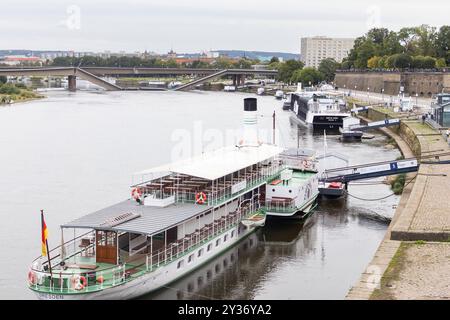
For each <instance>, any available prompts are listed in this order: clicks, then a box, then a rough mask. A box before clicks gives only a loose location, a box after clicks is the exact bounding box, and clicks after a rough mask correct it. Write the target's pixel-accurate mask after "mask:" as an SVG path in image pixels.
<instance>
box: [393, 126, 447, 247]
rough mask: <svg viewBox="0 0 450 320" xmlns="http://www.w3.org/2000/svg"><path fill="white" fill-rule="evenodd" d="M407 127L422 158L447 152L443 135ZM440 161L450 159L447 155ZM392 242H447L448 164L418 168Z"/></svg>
mask: <svg viewBox="0 0 450 320" xmlns="http://www.w3.org/2000/svg"><path fill="white" fill-rule="evenodd" d="M408 127H409V128H410V129H412V131H413V132H414V133H415V135H416V137H417V138H418V140H419V143H420V147H421V155H422V156H426V155H432V154H437V153H442V152H450V147H449V145H448V143H447V142H446V141H445V140H444V138H443V137H442V135H441V134H439V133H438V132H437V131H436V130H433V129H431V128H430V127H429V126H428V125H426V124H422V123H420V122H418V121H415V122H409V123H408ZM438 150H443V151H438ZM429 160H433V159H429ZM440 160H450V156H445V157H440ZM391 239H393V240H404V241H416V240H424V241H448V240H450V164H445V165H442V164H433V165H430V164H421V165H420V170H419V173H418V176H417V178H416V181H415V183H414V188H413V190H412V193H411V199H410V201H408V204H407V206H406V207H405V210H404V211H403V213H402V215H401V217H400V218H399V219H398V221H396V223H395V224H394V226H393V228H392V234H391Z"/></svg>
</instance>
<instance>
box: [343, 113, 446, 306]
mask: <svg viewBox="0 0 450 320" xmlns="http://www.w3.org/2000/svg"><path fill="white" fill-rule="evenodd" d="M367 117H368V118H369V119H368V120H374V121H376V120H382V119H385V117H386V114H385V113H384V112H382V111H379V110H370V112H369V114H368V115H367ZM381 131H383V132H385V133H386V134H387V135H389V136H390V137H391V138H393V139H395V141H396V142H397V144H398V146H399V148H400V149H401V150H402V153H403V154H404V156H405V157H406V158H409V157H412V156H416V157H423V156H425V155H430V154H435V153H440V152H449V151H450V148H449V146H448V143H447V142H446V141H445V140H444V139H443V137H442V136H441V134H440V133H439V132H437V131H436V130H434V129H431V128H430V127H428V126H427V125H426V124H422V123H421V122H419V121H416V120H404V121H402V123H401V125H400V126H399V127H397V128H393V129H387V128H384V129H381ZM449 159H450V157H448V156H441V157H440V160H449ZM449 176H450V165H448V164H444V165H442V164H439V165H438V164H421V166H420V169H419V172H418V174H417V175H415V174H414V173H412V174H408V176H407V180H411V179H414V180H413V181H412V182H411V183H410V184H409V185H407V186H406V187H405V189H404V192H403V194H402V197H401V199H400V202H399V205H398V207H397V210H396V212H395V215H394V217H393V220H392V222H391V224H390V225H389V227H388V230H387V233H386V236H385V238H384V239H383V241H382V242H381V244H380V246H379V248H378V250H377V252H376V253H375V255H374V258H373V259H372V261H371V262H370V264H369V265H368V267H367V268H366V270H365V271H364V272H363V273H362V275H361V277H360V279H359V281H358V282H357V283H356V284H355V285H354V286H353V287H352V288H351V289H350V291H349V293H348V294H347V297H346V298H347V299H370V298H371V297H372V294H373V293H374V292H375V289H378V288H379V282H377V281H379V280H380V279H381V276H383V279H385V278H384V275H385V272H386V270H388V267H389V266H390V265H391V264H392V263H393V261H394V260H395V259H394V256H395V255H396V253H397V252H398V250H399V248H400V245H401V243H402V241H418V240H420V241H435V242H438V241H444V242H443V244H448V242H447V241H449V240H450V201H448V200H447V199H448V194H449V193H450V179H449V178H448V177H449ZM423 250H431V249H429V248H428V247H426V248H424V249H423ZM448 250H450V244H448V245H447V246H444V250H443V252H446V251H447V252H448ZM433 252H434V251H432V250H431V251H430V253H429V256H430V257H431V258H430V259H434V258H436V257H432V254H433ZM402 259H404V258H402ZM403 262H404V261H402V263H400V264H401V265H406V264H404V263H403ZM423 263H424V264H425V267H423V266H421V267H417V268H418V269H417V270H415V272H416V273H417V274H422V273H424V272H423V270H425V271H426V270H427V269H429V270H428V271H426V272H428V273H429V272H432V271H430V270H432V269H433V265H432V263H431V264H430V263H428V262H427V261H425V262H423ZM395 264H399V261H396V262H395ZM422 267H423V268H422ZM421 268H422V269H423V270H422V269H421ZM419 269H420V270H419ZM421 270H422V271H421ZM422 276H425V275H422ZM387 277H388V278H389V276H387ZM427 277H430V279H431V278H436V277H437V278H439V275H434V276H433V275H429V274H428V275H427ZM385 280H386V279H385ZM391 280H392V279H391ZM419 280H420V279H419ZM419 280H418V279H411V278H405V279H401V280H399V281H400V283H399V284H401V285H405V284H408V285H411V284H412V285H413V286H416V287H417V288H416V289H418V292H422V291H427V292H428V294H429V295H431V296H433V295H435V294H437V293H438V292H437V291H436V290H434V289H433V288H434V286H433V285H427V284H424V283H421V282H420V281H419ZM381 289H382V290H387V289H386V288H385V287H382V288H381ZM390 290H393V291H394V292H395V289H392V288H391V289H390ZM404 294H405V295H406V296H409V295H408V292H406V293H404ZM411 296H412V297H414V294H411Z"/></svg>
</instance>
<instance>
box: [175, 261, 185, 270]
mask: <svg viewBox="0 0 450 320" xmlns="http://www.w3.org/2000/svg"><path fill="white" fill-rule="evenodd" d="M183 263H184V260H180V261H178V264H177V269H180V268H181V267H182V266H183Z"/></svg>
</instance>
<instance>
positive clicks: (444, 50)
mask: <svg viewBox="0 0 450 320" xmlns="http://www.w3.org/2000/svg"><path fill="white" fill-rule="evenodd" d="M435 47H436V54H437V57H439V58H444V59H445V60H446V64H447V65H450V26H442V27H441V28H440V29H439V32H438V33H437V35H436V40H435Z"/></svg>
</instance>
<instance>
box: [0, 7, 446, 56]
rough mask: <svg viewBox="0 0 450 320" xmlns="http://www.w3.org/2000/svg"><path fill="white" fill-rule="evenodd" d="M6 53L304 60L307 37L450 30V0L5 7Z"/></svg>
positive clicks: (0, 36)
mask: <svg viewBox="0 0 450 320" xmlns="http://www.w3.org/2000/svg"><path fill="white" fill-rule="evenodd" d="M0 4H1V6H0V40H1V41H0V49H34V50H38V49H48V50H50V49H55V50H75V51H104V50H111V51H120V50H124V51H143V50H148V51H156V52H159V53H163V52H167V51H168V50H170V49H171V48H172V47H173V49H174V50H175V51H176V52H198V51H202V50H210V49H213V50H214V49H243V50H263V51H283V52H292V53H298V52H299V47H300V41H299V39H300V37H302V36H314V35H327V36H335V37H357V36H360V35H362V34H363V33H365V32H366V31H367V30H368V29H369V28H370V27H374V26H377V27H379V26H383V27H388V28H390V29H394V30H398V29H400V28H401V27H404V26H415V25H419V24H430V25H433V26H437V27H440V26H441V25H443V24H448V23H449V20H450V19H449V13H450V1H448V0H427V1H423V0H420V1H419V0H377V1H367V0H340V1H329V0H316V1H304V0H270V1H267V0H259V1H257V0H223V1H216V0H187V1H178V0H146V1H145V0H123V1H119V0H81V1H76V0H73V1H66V0H55V1H50V0H1V3H0Z"/></svg>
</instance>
